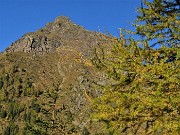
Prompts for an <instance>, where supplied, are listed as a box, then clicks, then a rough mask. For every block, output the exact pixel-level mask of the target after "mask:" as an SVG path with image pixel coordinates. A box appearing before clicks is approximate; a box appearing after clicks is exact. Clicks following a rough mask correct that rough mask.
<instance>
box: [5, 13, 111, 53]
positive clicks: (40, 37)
mask: <svg viewBox="0 0 180 135" xmlns="http://www.w3.org/2000/svg"><path fill="white" fill-rule="evenodd" d="M106 41H107V36H105V35H103V34H101V33H97V32H91V31H88V30H85V29H84V28H83V27H82V26H79V25H77V24H75V23H73V22H72V21H71V20H70V19H69V18H67V17H65V16H60V17H57V18H56V19H55V21H54V22H50V23H47V24H46V26H45V27H44V28H41V29H39V30H37V31H36V32H30V33H27V34H25V35H24V36H23V37H22V38H20V39H19V40H17V41H16V42H15V43H13V44H12V45H11V46H10V47H8V48H7V49H6V52H18V51H23V52H26V53H29V52H32V53H36V54H43V53H46V52H53V51H55V50H56V49H57V48H58V47H60V46H61V47H63V46H64V47H67V46H68V47H72V48H77V49H79V50H81V51H87V49H88V50H89V48H91V47H93V46H95V45H97V44H98V43H99V42H101V43H102V42H106Z"/></svg>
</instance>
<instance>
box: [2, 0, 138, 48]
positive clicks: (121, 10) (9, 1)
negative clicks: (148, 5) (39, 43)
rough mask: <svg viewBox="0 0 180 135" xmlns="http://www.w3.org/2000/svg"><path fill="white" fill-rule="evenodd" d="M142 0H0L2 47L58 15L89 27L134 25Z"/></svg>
mask: <svg viewBox="0 0 180 135" xmlns="http://www.w3.org/2000/svg"><path fill="white" fill-rule="evenodd" d="M140 2H141V0H0V51H3V50H4V49H5V48H7V47H8V46H9V45H11V44H12V43H13V42H14V41H16V40H17V39H19V38H21V37H22V36H23V35H24V34H25V33H27V32H33V31H36V30H37V29H39V28H42V27H44V26H45V24H46V23H47V22H52V21H54V19H55V18H56V17H57V16H62V15H63V16H67V17H69V18H70V19H71V20H72V21H73V22H75V23H76V24H79V25H81V26H83V27H84V28H86V29H88V30H93V31H101V32H106V31H108V32H110V33H111V34H112V35H114V36H118V28H127V29H133V27H132V26H131V23H132V21H133V20H134V19H135V18H136V15H137V12H136V8H137V7H140Z"/></svg>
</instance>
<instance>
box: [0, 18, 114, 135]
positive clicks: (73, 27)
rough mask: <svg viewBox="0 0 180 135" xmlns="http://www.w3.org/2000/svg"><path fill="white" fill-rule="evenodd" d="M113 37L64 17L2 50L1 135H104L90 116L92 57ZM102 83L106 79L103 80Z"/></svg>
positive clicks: (0, 62)
mask: <svg viewBox="0 0 180 135" xmlns="http://www.w3.org/2000/svg"><path fill="white" fill-rule="evenodd" d="M110 43H112V37H108V36H106V35H104V34H102V33H98V32H91V31H88V30H85V29H84V28H83V27H82V26H79V25H77V24H75V23H73V22H72V21H71V20H70V19H69V18H67V17H65V16H60V17H57V18H56V19H55V21H54V22H50V23H47V24H46V25H45V27H44V28H41V29H38V30H37V31H36V32H30V33H27V34H25V35H23V36H22V38H20V39H18V40H17V41H16V42H14V43H12V45H11V46H9V47H8V48H7V49H6V50H5V52H3V53H1V54H0V134H5V135H9V134H13V135H16V134H17V135H19V134H23V135H63V134H64V135H65V134H77V135H78V134H83V135H88V134H100V133H103V132H104V131H103V129H102V128H100V127H102V125H101V123H96V121H95V120H94V121H92V120H91V119H90V114H89V112H90V110H89V106H90V104H91V102H92V101H91V99H92V98H93V97H94V96H97V94H98V92H97V91H93V90H92V88H91V87H90V85H89V84H90V83H92V81H91V79H89V78H93V77H94V76H97V75H96V74H94V73H95V69H94V68H93V66H92V64H91V61H90V58H91V56H93V50H94V48H95V47H96V46H106V45H108V44H110ZM101 83H102V82H101Z"/></svg>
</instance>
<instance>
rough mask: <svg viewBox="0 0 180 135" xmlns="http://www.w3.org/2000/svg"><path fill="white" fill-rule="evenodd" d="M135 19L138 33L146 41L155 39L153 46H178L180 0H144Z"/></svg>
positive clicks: (179, 36) (179, 41)
mask: <svg viewBox="0 0 180 135" xmlns="http://www.w3.org/2000/svg"><path fill="white" fill-rule="evenodd" d="M138 12H139V15H138V16H137V19H136V21H135V24H134V25H135V27H136V34H138V35H141V36H142V37H143V38H144V40H145V41H153V44H152V45H151V47H153V46H155V45H157V44H159V45H166V46H169V47H171V46H178V45H179V44H180V21H179V19H180V2H179V0H153V1H152V2H148V1H147V0H142V3H141V7H140V8H138Z"/></svg>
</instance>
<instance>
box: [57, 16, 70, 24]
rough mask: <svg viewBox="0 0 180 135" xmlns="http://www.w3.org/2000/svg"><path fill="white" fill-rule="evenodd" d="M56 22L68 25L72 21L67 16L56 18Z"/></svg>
mask: <svg viewBox="0 0 180 135" xmlns="http://www.w3.org/2000/svg"><path fill="white" fill-rule="evenodd" d="M55 22H56V23H68V22H71V20H70V19H69V18H68V17H66V16H58V17H56V19H55Z"/></svg>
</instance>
